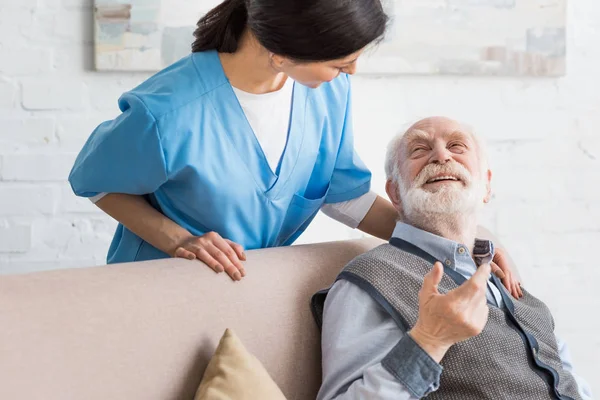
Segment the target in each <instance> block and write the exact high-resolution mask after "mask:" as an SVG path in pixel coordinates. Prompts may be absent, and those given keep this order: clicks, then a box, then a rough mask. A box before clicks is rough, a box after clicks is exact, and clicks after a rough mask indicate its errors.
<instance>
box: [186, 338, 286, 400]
mask: <svg viewBox="0 0 600 400" xmlns="http://www.w3.org/2000/svg"><path fill="white" fill-rule="evenodd" d="M231 399H236V400H245V399H248V400H255V399H265V400H285V396H284V395H283V393H282V392H281V390H280V389H279V387H278V386H277V384H276V383H275V382H273V379H271V377H270V376H269V373H268V372H267V370H266V369H265V367H263V365H262V364H261V362H260V361H258V359H257V358H256V357H254V355H252V354H251V353H250V352H248V350H246V348H245V347H244V345H243V344H242V342H241V340H240V339H239V338H238V337H237V336H236V335H235V333H233V331H232V330H231V329H227V330H226V331H225V333H224V334H223V337H222V338H221V341H220V342H219V346H218V347H217V349H216V350H215V354H214V355H213V357H212V358H211V360H210V362H209V364H208V367H207V368H206V371H205V372H204V378H203V379H202V382H201V383H200V387H199V388H198V392H197V393H196V397H195V400H231Z"/></svg>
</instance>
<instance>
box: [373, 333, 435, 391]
mask: <svg viewBox="0 0 600 400" xmlns="http://www.w3.org/2000/svg"><path fill="white" fill-rule="evenodd" d="M381 364H382V365H383V367H384V368H385V369H386V370H387V371H388V372H389V373H391V374H392V375H393V376H394V377H395V378H396V379H398V381H399V382H400V383H401V384H402V385H403V386H404V387H405V388H406V389H407V390H409V391H410V393H411V394H412V395H413V396H415V397H418V398H421V397H424V396H425V395H426V394H428V393H430V392H431V391H432V390H437V389H438V388H439V382H440V377H441V375H442V371H443V367H442V366H441V365H440V364H438V363H437V362H436V361H435V360H434V359H433V358H431V357H430V356H429V354H427V353H426V352H425V351H424V350H423V349H421V347H420V346H419V345H418V344H417V343H416V342H415V341H414V340H413V338H412V337H411V336H410V335H404V336H402V338H401V339H400V341H399V342H398V344H397V345H396V346H395V347H394V348H393V349H392V351H390V352H389V353H388V355H387V356H385V357H384V359H383V360H382V361H381Z"/></svg>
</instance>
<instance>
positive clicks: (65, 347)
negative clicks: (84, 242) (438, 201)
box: [0, 239, 380, 400]
mask: <svg viewBox="0 0 600 400" xmlns="http://www.w3.org/2000/svg"><path fill="white" fill-rule="evenodd" d="M379 243H380V242H379V241H375V240H371V239H365V240H358V241H344V242H333V243H324V244H314V245H305V246H293V247H288V248H277V249H266V250H257V251H250V252H248V261H247V263H246V267H247V271H248V275H247V277H246V278H245V279H244V280H243V281H242V282H237V283H234V282H232V281H230V280H229V279H228V278H227V277H226V276H224V275H219V276H215V274H214V273H213V272H212V271H210V270H209V269H208V268H207V267H205V266H204V265H201V264H199V263H198V262H191V261H185V260H164V261H153V262H146V263H133V264H126V265H117V266H108V267H97V268H85V269H71V270H62V271H52V272H40V273H33V274H26V275H13V276H0V399H2V400H18V399H27V400H41V399H43V400H100V399H101V400H120V399H123V400H138V399H139V400H152V399H157V400H158V399H160V400H176V399H177V400H179V399H181V400H191V399H192V398H193V397H194V393H195V391H196V389H197V387H198V385H199V383H200V380H201V378H202V374H203V371H204V369H205V367H206V365H207V363H208V361H209V359H210V357H211V356H212V354H213V351H214V350H215V347H216V345H217V343H218V340H219V338H220V337H221V335H222V334H223V332H224V330H225V328H232V329H233V330H234V331H235V332H236V333H237V335H238V336H239V337H240V339H241V340H242V342H243V343H244V345H245V346H246V347H247V348H248V350H249V351H251V352H252V353H253V354H255V355H256V356H257V357H258V358H259V359H260V360H261V361H262V363H263V364H264V365H265V367H266V368H267V370H268V371H269V373H270V374H271V376H272V377H273V379H274V380H275V381H276V382H277V383H278V384H279V386H280V387H281V389H282V390H283V392H284V394H285V395H286V396H287V398H288V399H290V400H294V399H298V400H304V399H314V398H315V395H316V393H317V390H318V387H319V384H320V379H321V369H320V347H319V333H318V330H317V328H316V326H315V323H314V321H313V319H312V315H311V312H310V308H309V299H310V296H311V295H312V294H313V293H314V292H315V291H317V290H318V289H320V288H322V287H325V286H327V285H329V284H330V283H331V282H332V280H333V279H334V278H335V276H336V274H337V273H338V271H339V270H340V269H341V268H342V267H343V266H344V265H345V264H346V262H348V261H349V260H351V259H352V258H354V257H355V256H357V255H358V254H360V253H362V252H364V251H366V250H368V249H370V248H372V247H374V246H376V245H377V244H379Z"/></svg>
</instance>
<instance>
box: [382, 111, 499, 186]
mask: <svg viewBox="0 0 600 400" xmlns="http://www.w3.org/2000/svg"><path fill="white" fill-rule="evenodd" d="M459 124H460V126H461V127H462V129H463V130H464V132H465V133H468V134H469V135H471V138H473V141H474V142H475V146H476V147H477V153H478V156H479V166H480V168H481V173H482V174H483V173H485V171H486V170H487V169H488V168H489V163H488V158H487V152H486V149H485V143H484V140H483V139H482V138H481V137H478V136H477V135H476V134H475V130H474V129H473V127H472V126H470V125H467V124H464V123H462V122H459ZM412 126H413V125H412V124H411V126H410V127H409V128H407V129H402V130H401V131H400V132H399V133H397V134H396V135H395V136H394V137H393V138H392V140H390V142H389V143H388V146H387V149H386V154H385V166H384V168H385V177H386V179H387V180H392V181H394V182H399V180H400V157H401V154H402V142H403V139H404V137H405V136H406V135H407V134H408V133H410V132H412V131H413V130H414V129H413V128H412Z"/></svg>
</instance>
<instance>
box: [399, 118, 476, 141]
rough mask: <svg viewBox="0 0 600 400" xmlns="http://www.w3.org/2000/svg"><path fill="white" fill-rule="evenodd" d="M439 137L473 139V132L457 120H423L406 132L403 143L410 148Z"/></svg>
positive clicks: (445, 138) (448, 139)
mask: <svg viewBox="0 0 600 400" xmlns="http://www.w3.org/2000/svg"><path fill="white" fill-rule="evenodd" d="M438 138H439V139H444V140H446V141H450V140H453V139H462V140H467V141H469V142H472V141H473V137H472V134H471V133H470V132H469V131H468V130H467V129H465V127H464V126H462V125H461V124H459V123H458V122H456V121H452V120H443V121H435V122H432V121H429V120H423V121H419V122H417V123H416V124H414V125H413V126H412V127H410V128H409V129H408V131H407V132H406V133H405V134H404V137H403V140H402V143H403V147H404V148H408V147H410V145H411V144H414V143H421V142H431V141H433V140H435V139H438Z"/></svg>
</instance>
